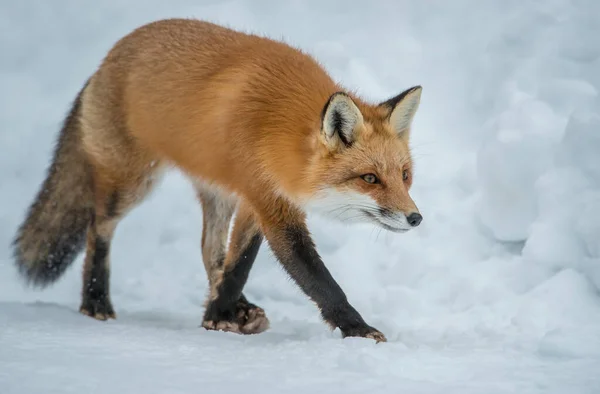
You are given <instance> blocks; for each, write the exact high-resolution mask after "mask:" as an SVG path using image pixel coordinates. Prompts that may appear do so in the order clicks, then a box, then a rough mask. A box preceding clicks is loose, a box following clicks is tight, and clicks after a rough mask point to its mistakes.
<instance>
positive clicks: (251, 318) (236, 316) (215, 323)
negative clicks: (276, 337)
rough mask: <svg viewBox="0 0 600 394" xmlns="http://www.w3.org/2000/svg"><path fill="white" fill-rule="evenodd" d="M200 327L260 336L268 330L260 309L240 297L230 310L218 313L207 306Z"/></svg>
mask: <svg viewBox="0 0 600 394" xmlns="http://www.w3.org/2000/svg"><path fill="white" fill-rule="evenodd" d="M202 327H204V328H205V329H207V330H216V331H226V332H234V333H236V334H244V335H249V334H260V333H261V332H263V331H266V330H267V329H268V328H269V319H268V318H267V315H266V314H265V311H264V310H263V309H262V308H260V307H258V306H256V305H254V304H252V303H250V302H248V301H247V300H246V299H245V297H243V296H242V298H241V299H240V300H238V301H237V303H236V304H235V306H234V308H232V310H227V311H221V312H220V311H218V310H216V308H214V307H211V305H209V306H208V308H207V313H206V315H205V317H204V321H203V322H202Z"/></svg>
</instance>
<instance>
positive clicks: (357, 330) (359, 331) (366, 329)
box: [342, 325, 387, 343]
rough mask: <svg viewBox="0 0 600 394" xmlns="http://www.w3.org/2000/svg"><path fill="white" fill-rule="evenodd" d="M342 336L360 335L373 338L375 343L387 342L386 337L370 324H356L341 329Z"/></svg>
mask: <svg viewBox="0 0 600 394" xmlns="http://www.w3.org/2000/svg"><path fill="white" fill-rule="evenodd" d="M342 336H343V337H344V338H346V337H362V338H369V339H373V340H374V341H375V342H376V343H379V342H387V339H386V337H385V335H383V333H381V332H380V331H379V330H377V329H375V328H373V327H370V326H367V325H365V326H358V327H353V328H350V329H347V330H346V331H342Z"/></svg>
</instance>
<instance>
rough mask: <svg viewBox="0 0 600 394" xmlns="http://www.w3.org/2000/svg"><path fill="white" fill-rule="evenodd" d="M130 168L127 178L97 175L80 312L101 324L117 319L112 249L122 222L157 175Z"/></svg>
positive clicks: (152, 169) (150, 170) (152, 168)
mask: <svg viewBox="0 0 600 394" xmlns="http://www.w3.org/2000/svg"><path fill="white" fill-rule="evenodd" d="M135 168H136V167H135V166H130V167H128V173H127V174H118V173H114V172H113V173H112V174H111V176H110V177H107V176H105V172H99V171H96V174H95V184H94V193H95V213H94V215H93V216H92V220H91V222H90V225H89V228H88V232H87V247H86V256H85V262H84V267H83V289H82V293H81V296H82V301H81V307H80V309H79V311H80V312H81V313H83V314H85V315H88V316H91V317H93V318H95V319H98V320H107V319H111V318H112V319H114V318H116V314H115V311H114V308H113V306H112V303H111V300H110V281H109V279H110V245H111V241H112V237H113V234H114V231H115V228H116V226H117V224H118V223H119V221H120V220H121V219H122V218H123V217H124V216H125V215H126V214H127V213H128V212H129V211H130V210H131V209H133V208H134V207H135V206H136V205H138V204H139V203H140V202H141V201H142V200H143V199H144V198H145V197H146V196H147V195H148V193H149V192H150V191H151V190H152V186H153V184H154V180H155V179H156V178H157V176H156V175H157V174H156V172H157V171H159V168H158V167H157V166H156V165H152V166H137V168H138V169H139V170H138V171H137V172H133V171H132V170H133V169H135Z"/></svg>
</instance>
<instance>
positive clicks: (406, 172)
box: [402, 170, 408, 181]
mask: <svg viewBox="0 0 600 394" xmlns="http://www.w3.org/2000/svg"><path fill="white" fill-rule="evenodd" d="M402 179H403V180H405V181H406V180H408V170H404V171H402Z"/></svg>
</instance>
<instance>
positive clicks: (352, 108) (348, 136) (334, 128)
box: [321, 92, 363, 149]
mask: <svg viewBox="0 0 600 394" xmlns="http://www.w3.org/2000/svg"><path fill="white" fill-rule="evenodd" d="M362 123H363V116H362V114H361V113H360V110H359V109H358V107H357V106H356V104H354V101H352V99H351V98H350V96H348V95H347V94H346V93H342V92H337V93H334V94H332V95H331V97H329V100H328V101H327V104H325V107H324V108H323V112H322V114H321V133H322V135H323V137H324V139H325V143H326V144H327V146H328V147H329V148H330V149H335V148H336V147H338V146H339V143H341V144H343V145H344V146H346V147H349V146H351V145H352V143H353V142H354V141H355V140H356V129H357V127H358V126H360V125H361V124H362Z"/></svg>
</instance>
